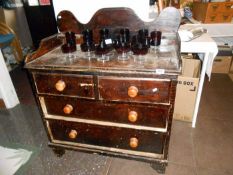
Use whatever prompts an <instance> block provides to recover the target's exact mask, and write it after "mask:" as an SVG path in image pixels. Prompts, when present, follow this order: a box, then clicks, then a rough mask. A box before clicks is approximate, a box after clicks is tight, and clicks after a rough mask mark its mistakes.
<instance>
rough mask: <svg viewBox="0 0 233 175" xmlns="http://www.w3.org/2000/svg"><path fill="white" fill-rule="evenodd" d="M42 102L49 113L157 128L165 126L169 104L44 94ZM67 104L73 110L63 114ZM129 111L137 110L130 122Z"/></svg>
mask: <svg viewBox="0 0 233 175" xmlns="http://www.w3.org/2000/svg"><path fill="white" fill-rule="evenodd" d="M44 102H45V105H46V109H47V112H48V114H50V115H59V116H65V117H67V118H69V117H74V118H83V119H89V120H97V121H107V122H115V123H126V124H131V125H140V126H151V127H159V128H165V127H166V124H167V120H168V114H169V110H170V106H165V105H148V104H146V105H143V104H132V103H110V102H100V101H93V100H83V99H77V98H70V97H51V96H46V97H44ZM67 104H69V105H72V106H73V111H72V112H71V113H70V114H65V113H64V111H63V108H64V107H65V106H66V105H67ZM130 111H135V112H137V120H136V121H135V122H130V121H129V119H128V115H129V112H130Z"/></svg>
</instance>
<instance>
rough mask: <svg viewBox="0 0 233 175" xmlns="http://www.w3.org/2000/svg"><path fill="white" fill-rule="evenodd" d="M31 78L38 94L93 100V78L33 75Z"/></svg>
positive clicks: (88, 76)
mask: <svg viewBox="0 0 233 175" xmlns="http://www.w3.org/2000/svg"><path fill="white" fill-rule="evenodd" d="M33 77H34V80H35V83H36V88H37V92H38V93H39V94H40V93H42V94H57V95H69V96H78V97H86V98H94V83H93V77H92V76H90V75H72V74H67V75H66V74H46V73H43V74H42V73H35V74H34V75H33Z"/></svg>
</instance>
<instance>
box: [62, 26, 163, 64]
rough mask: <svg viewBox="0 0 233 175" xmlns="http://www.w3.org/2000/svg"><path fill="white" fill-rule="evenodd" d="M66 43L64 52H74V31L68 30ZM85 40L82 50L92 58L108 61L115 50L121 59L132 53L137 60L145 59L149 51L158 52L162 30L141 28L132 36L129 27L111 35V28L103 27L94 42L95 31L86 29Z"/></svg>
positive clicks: (123, 59) (63, 47)
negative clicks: (96, 40) (96, 41)
mask: <svg viewBox="0 0 233 175" xmlns="http://www.w3.org/2000/svg"><path fill="white" fill-rule="evenodd" d="M65 36H66V43H65V44H64V45H63V46H62V51H63V52H64V53H67V52H73V51H75V50H76V46H75V48H74V41H75V35H74V33H73V32H66V34H65ZM82 36H83V42H82V43H81V45H80V48H81V51H82V52H85V54H86V57H87V58H89V59H91V58H92V57H97V60H99V61H108V60H109V59H110V52H111V51H112V50H115V51H116V53H117V55H118V56H117V58H118V60H119V61H126V60H128V59H129V56H130V55H132V54H133V55H134V57H135V59H136V60H137V61H139V62H140V61H143V60H144V59H145V58H144V55H146V54H147V53H148V52H149V51H150V52H156V51H157V48H158V46H159V45H160V44H161V36H162V32H161V31H156V30H154V31H151V32H150V35H149V31H148V29H140V30H139V31H138V32H137V33H136V34H135V35H133V36H131V32H130V30H129V29H127V28H121V29H120V30H119V31H118V32H117V33H116V34H114V36H112V35H111V36H110V32H109V29H107V28H103V29H100V30H99V39H98V43H96V44H95V43H94V39H93V31H92V30H90V29H85V30H84V31H83V32H82Z"/></svg>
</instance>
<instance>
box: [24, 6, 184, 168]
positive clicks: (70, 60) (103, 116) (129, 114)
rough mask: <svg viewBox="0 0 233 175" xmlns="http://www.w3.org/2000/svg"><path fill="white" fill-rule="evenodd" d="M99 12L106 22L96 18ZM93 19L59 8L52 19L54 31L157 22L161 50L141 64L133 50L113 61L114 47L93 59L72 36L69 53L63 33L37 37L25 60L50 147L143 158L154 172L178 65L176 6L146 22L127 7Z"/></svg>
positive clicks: (162, 160) (166, 134)
mask: <svg viewBox="0 0 233 175" xmlns="http://www.w3.org/2000/svg"><path fill="white" fill-rule="evenodd" d="M107 14H108V15H107ZM109 14H111V15H110V17H109ZM116 14H117V15H116ZM106 16H107V17H108V19H109V20H107V22H106V21H105V22H102V23H101V22H100V21H98V19H100V17H101V19H103V18H104V17H105V18H106ZM111 16H113V17H111ZM116 16H117V19H116ZM98 17H99V18H98ZM70 20H71V21H70ZM72 20H74V21H72ZM92 20H94V21H95V22H93V23H92V22H90V23H88V24H87V25H81V24H79V23H78V22H77V21H76V19H75V18H74V17H73V16H72V14H71V13H70V12H68V11H63V12H61V13H60V14H59V17H58V26H59V29H60V30H61V31H68V29H69V30H72V31H74V32H76V33H80V31H79V30H81V29H83V28H85V27H86V28H87V27H90V26H91V27H92V28H93V31H95V29H96V28H97V26H98V27H99V26H101V25H102V26H104V27H108V28H109V29H110V30H111V31H114V30H117V26H122V25H123V26H124V27H127V28H129V29H130V31H132V32H134V31H137V30H138V29H140V28H143V27H146V28H148V29H149V30H150V31H152V30H155V29H157V30H161V31H162V32H163V37H162V40H161V45H160V49H158V51H157V52H154V53H149V54H148V55H146V56H145V57H146V59H145V62H142V63H141V62H137V61H135V56H134V55H131V56H130V59H129V60H127V61H118V60H117V57H116V56H115V52H114V51H112V57H111V58H110V60H109V61H98V60H97V59H96V58H95V57H93V58H91V59H87V58H85V54H84V53H83V52H81V51H80V46H79V45H78V41H77V51H76V52H73V53H72V55H67V54H64V53H63V52H62V51H61V45H62V43H63V40H64V34H63V33H60V34H57V35H54V36H51V37H49V38H46V39H44V40H43V41H42V42H41V45H40V48H39V49H38V50H37V51H36V52H35V53H33V54H32V55H29V56H28V57H27V59H26V65H25V67H26V68H27V69H28V70H29V75H30V77H31V80H32V81H31V82H32V87H33V89H34V93H35V96H36V99H37V102H38V106H39V109H40V111H41V115H42V120H43V122H44V125H45V128H46V131H47V133H48V136H49V140H50V143H49V145H50V146H53V147H54V148H56V149H55V151H57V150H58V148H59V149H60V150H61V149H66V148H67V149H68V148H70V149H77V150H84V151H90V152H98V153H107V154H109V155H114V156H123V157H126V158H135V159H139V160H144V161H150V162H151V163H152V165H153V167H154V168H155V169H156V170H157V171H159V172H164V170H165V165H166V164H167V155H168V145H169V138H170V134H171V125H172V114H173V108H174V100H175V92H176V84H177V76H178V75H179V74H180V72H181V67H180V65H181V64H180V56H179V48H180V42H179V38H178V35H177V29H178V26H179V21H180V16H179V12H178V11H177V10H176V9H175V8H168V9H165V10H164V11H163V12H162V13H161V14H160V17H159V19H157V20H156V21H154V22H153V23H144V22H142V21H141V20H140V19H139V18H137V17H136V15H135V14H134V12H133V11H132V10H130V9H127V8H113V9H101V10H100V11H98V12H97V13H96V14H95V15H94V17H93V18H92ZM117 20H118V22H116V23H114V24H113V23H112V22H110V23H109V21H117ZM164 20H165V22H164ZM174 21H176V22H174ZM100 23H101V25H100ZM70 24H72V25H71V26H69V25H70ZM74 24H76V25H77V26H73V25H74ZM88 25H89V26H88ZM80 26H81V27H80ZM82 27H83V28H82ZM77 36H78V35H77ZM94 37H95V36H94ZM96 38H98V36H96Z"/></svg>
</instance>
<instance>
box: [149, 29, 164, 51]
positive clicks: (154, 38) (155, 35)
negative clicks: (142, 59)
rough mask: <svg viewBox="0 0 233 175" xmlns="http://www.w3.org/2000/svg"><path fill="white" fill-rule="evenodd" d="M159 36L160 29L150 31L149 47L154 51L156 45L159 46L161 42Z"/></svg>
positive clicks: (156, 47) (160, 33) (160, 34)
mask: <svg viewBox="0 0 233 175" xmlns="http://www.w3.org/2000/svg"><path fill="white" fill-rule="evenodd" d="M161 36H162V32H161V31H152V32H151V33H150V38H151V40H150V45H151V49H152V51H154V52H157V50H158V47H159V46H160V43H161Z"/></svg>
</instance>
